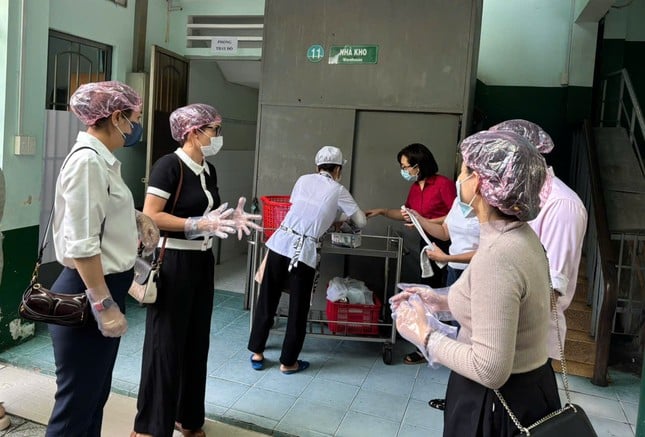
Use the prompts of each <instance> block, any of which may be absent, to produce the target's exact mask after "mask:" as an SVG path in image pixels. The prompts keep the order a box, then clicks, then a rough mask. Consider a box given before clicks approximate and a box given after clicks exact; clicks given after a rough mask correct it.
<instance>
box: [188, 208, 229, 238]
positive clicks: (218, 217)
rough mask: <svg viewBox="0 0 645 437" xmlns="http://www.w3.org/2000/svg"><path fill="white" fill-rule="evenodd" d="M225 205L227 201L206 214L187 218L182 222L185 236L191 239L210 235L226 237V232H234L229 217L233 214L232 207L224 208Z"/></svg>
mask: <svg viewBox="0 0 645 437" xmlns="http://www.w3.org/2000/svg"><path fill="white" fill-rule="evenodd" d="M227 206H228V203H226V202H224V203H222V204H221V205H220V206H219V208H217V209H215V210H213V211H211V212H209V213H208V214H206V215H203V216H201V217H190V218H187V219H186V223H185V224H184V233H185V234H186V238H188V239H190V240H192V239H195V238H199V237H210V236H212V235H215V236H217V237H219V238H227V237H228V234H233V233H235V228H234V226H235V221H234V220H231V219H229V217H230V216H231V215H232V214H233V208H229V209H226V207H227Z"/></svg>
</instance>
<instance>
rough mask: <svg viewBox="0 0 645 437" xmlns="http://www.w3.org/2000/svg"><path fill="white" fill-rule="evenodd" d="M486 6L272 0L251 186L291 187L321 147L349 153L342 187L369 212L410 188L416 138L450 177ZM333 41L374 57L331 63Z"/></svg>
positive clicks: (260, 190)
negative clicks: (317, 57) (409, 150)
mask: <svg viewBox="0 0 645 437" xmlns="http://www.w3.org/2000/svg"><path fill="white" fill-rule="evenodd" d="M481 4H482V1H481V0H454V1H450V2H446V1H445V0H407V1H405V2H401V1H394V0H354V1H352V2H348V1H343V0H326V1H322V2H303V1H301V0H272V1H269V2H266V10H265V21H264V23H265V27H264V29H265V30H264V46H263V55H262V58H263V65H262V82H261V87H260V114H259V120H260V121H259V123H260V128H259V131H258V132H259V136H258V148H257V151H256V161H255V164H256V169H255V187H254V188H255V193H256V194H257V195H258V196H261V195H264V194H288V193H289V192H290V190H291V187H292V185H293V183H294V181H295V180H296V179H297V178H298V176H300V175H301V174H303V173H307V172H312V171H314V170H315V167H314V163H313V157H314V154H315V152H316V150H317V149H318V148H319V147H320V146H322V145H325V144H335V145H337V146H338V147H340V148H341V150H342V151H343V154H344V155H345V156H346V158H347V159H348V160H349V163H348V165H347V166H345V168H343V182H342V183H343V184H345V185H346V186H347V187H348V188H349V189H350V191H351V192H352V194H353V195H354V197H355V198H356V200H357V201H358V203H359V204H360V205H361V207H362V208H363V209H368V208H376V207H389V208H397V207H399V206H400V205H401V204H403V202H404V201H405V198H406V195H407V191H408V189H409V183H405V182H404V181H403V180H402V179H401V177H400V175H399V166H398V165H397V162H396V154H397V152H398V151H399V150H400V149H401V148H403V147H405V146H406V145H408V144H410V143H413V142H421V143H423V144H425V145H427V146H429V148H430V149H431V150H432V152H433V154H434V155H435V158H436V159H437V162H438V164H439V167H440V173H442V174H444V175H446V176H448V177H450V178H452V177H453V176H454V171H455V154H456V146H457V143H458V141H459V139H460V138H461V137H463V136H464V135H465V134H466V127H467V126H469V120H468V118H469V115H470V112H471V106H472V99H473V90H474V82H475V78H476V74H475V71H474V69H475V66H476V62H475V61H476V60H477V54H478V45H479V30H480V23H481ZM314 44H319V45H321V46H323V48H324V49H325V55H324V57H323V59H322V60H321V61H320V62H317V63H313V62H309V61H308V60H307V57H306V53H307V49H308V47H310V46H311V45H314ZM332 45H333V46H343V45H377V46H378V47H379V54H378V62H377V63H376V64H355V65H341V64H329V62H328V58H329V52H330V48H331V46H332ZM388 225H395V226H397V225H399V227H400V224H396V223H394V222H392V221H386V220H382V219H380V218H379V219H375V220H373V221H371V222H370V224H369V227H368V229H367V230H366V232H367V233H371V234H378V235H383V234H385V233H386V227H387V226H388ZM412 246H413V247H415V250H416V251H417V252H416V253H415V256H416V262H417V263H418V249H416V248H417V247H418V246H416V243H414V242H412ZM352 264H356V263H354V262H353V263H352ZM327 267H329V266H325V268H324V270H328V268H327ZM361 268H364V269H368V268H369V267H368V266H367V265H366V266H364V267H361ZM350 270H352V273H353V270H354V269H353V268H350ZM339 273H340V274H342V273H343V272H342V271H341V272H339ZM357 277H358V278H359V279H360V276H357Z"/></svg>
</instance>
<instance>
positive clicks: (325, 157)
mask: <svg viewBox="0 0 645 437" xmlns="http://www.w3.org/2000/svg"><path fill="white" fill-rule="evenodd" d="M315 162H316V166H317V168H318V172H317V173H313V174H307V175H304V176H301V177H300V178H299V179H298V180H297V181H296V184H295V185H294V187H293V191H292V192H291V199H290V201H291V208H290V209H289V212H288V213H287V215H286V216H285V218H284V220H283V221H282V224H281V225H280V227H279V228H278V229H277V230H276V232H275V233H274V234H273V235H272V236H271V238H269V240H268V241H267V243H266V245H267V247H268V249H269V252H268V255H267V260H266V267H265V271H264V275H263V278H262V283H261V285H260V295H259V298H258V303H257V307H256V310H255V314H254V316H253V327H252V329H251V335H250V337H249V343H248V349H249V350H250V351H251V352H253V354H252V355H251V357H250V361H251V366H252V367H253V368H254V369H255V370H262V369H263V368H264V364H265V362H264V361H265V360H264V349H265V346H266V342H267V339H268V337H269V330H270V329H271V326H272V324H273V317H274V315H275V313H276V310H277V308H278V304H279V302H280V295H281V293H282V289H283V285H284V284H288V288H289V290H290V295H289V315H288V320H287V330H286V334H285V337H284V341H283V343H282V354H281V355H280V371H282V373H284V374H291V373H295V372H299V371H302V370H305V369H306V368H307V367H309V363H308V362H307V361H304V360H299V359H298V356H299V355H300V351H301V350H302V345H303V343H304V340H305V334H306V325H307V316H308V314H309V306H310V299H311V292H312V286H313V282H314V276H315V272H316V264H317V258H318V251H317V247H318V244H319V240H320V237H321V236H322V235H323V234H324V233H325V231H327V229H329V227H330V226H331V225H332V224H333V223H334V222H335V221H337V217H338V212H339V210H340V212H342V214H344V215H345V216H346V217H349V218H350V219H351V221H352V222H353V223H354V225H356V226H357V227H359V228H362V227H364V226H365V225H366V224H367V219H366V217H365V213H363V211H361V209H360V208H359V207H358V205H357V204H356V201H355V200H354V198H353V197H352V195H351V194H350V193H349V191H347V189H346V188H345V187H344V186H342V185H341V184H340V183H338V181H339V180H340V177H341V172H342V168H343V165H344V164H345V163H346V161H345V160H343V155H342V153H341V151H340V149H338V148H337V147H334V146H325V147H323V148H321V149H320V150H319V151H318V153H317V154H316V159H315Z"/></svg>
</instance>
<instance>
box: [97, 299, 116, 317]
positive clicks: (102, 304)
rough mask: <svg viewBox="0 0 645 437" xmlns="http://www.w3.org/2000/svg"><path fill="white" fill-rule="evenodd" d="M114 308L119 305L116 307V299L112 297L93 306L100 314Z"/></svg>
mask: <svg viewBox="0 0 645 437" xmlns="http://www.w3.org/2000/svg"><path fill="white" fill-rule="evenodd" d="M113 306H117V305H116V302H114V299H112V298H111V297H104V298H103V299H101V300H99V301H98V302H94V303H93V304H92V307H93V308H94V309H95V310H96V311H98V312H99V313H100V312H101V311H105V310H106V309H108V308H112V307H113Z"/></svg>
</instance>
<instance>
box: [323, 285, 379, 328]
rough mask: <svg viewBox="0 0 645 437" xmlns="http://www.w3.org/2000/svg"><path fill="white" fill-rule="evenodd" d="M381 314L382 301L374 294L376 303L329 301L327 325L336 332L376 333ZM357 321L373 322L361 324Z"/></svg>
mask: <svg viewBox="0 0 645 437" xmlns="http://www.w3.org/2000/svg"><path fill="white" fill-rule="evenodd" d="M380 314H381V301H380V300H379V298H378V297H377V296H376V295H374V305H361V304H356V303H342V302H332V301H330V300H328V301H327V320H328V322H327V326H328V327H329V330H330V331H331V332H334V333H336V332H338V333H341V334H361V335H376V334H378V325H377V323H378V318H379V315H380ZM334 322H343V323H334ZM352 322H353V323H352ZM356 322H359V323H371V324H370V325H359V324H357V323H356Z"/></svg>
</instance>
